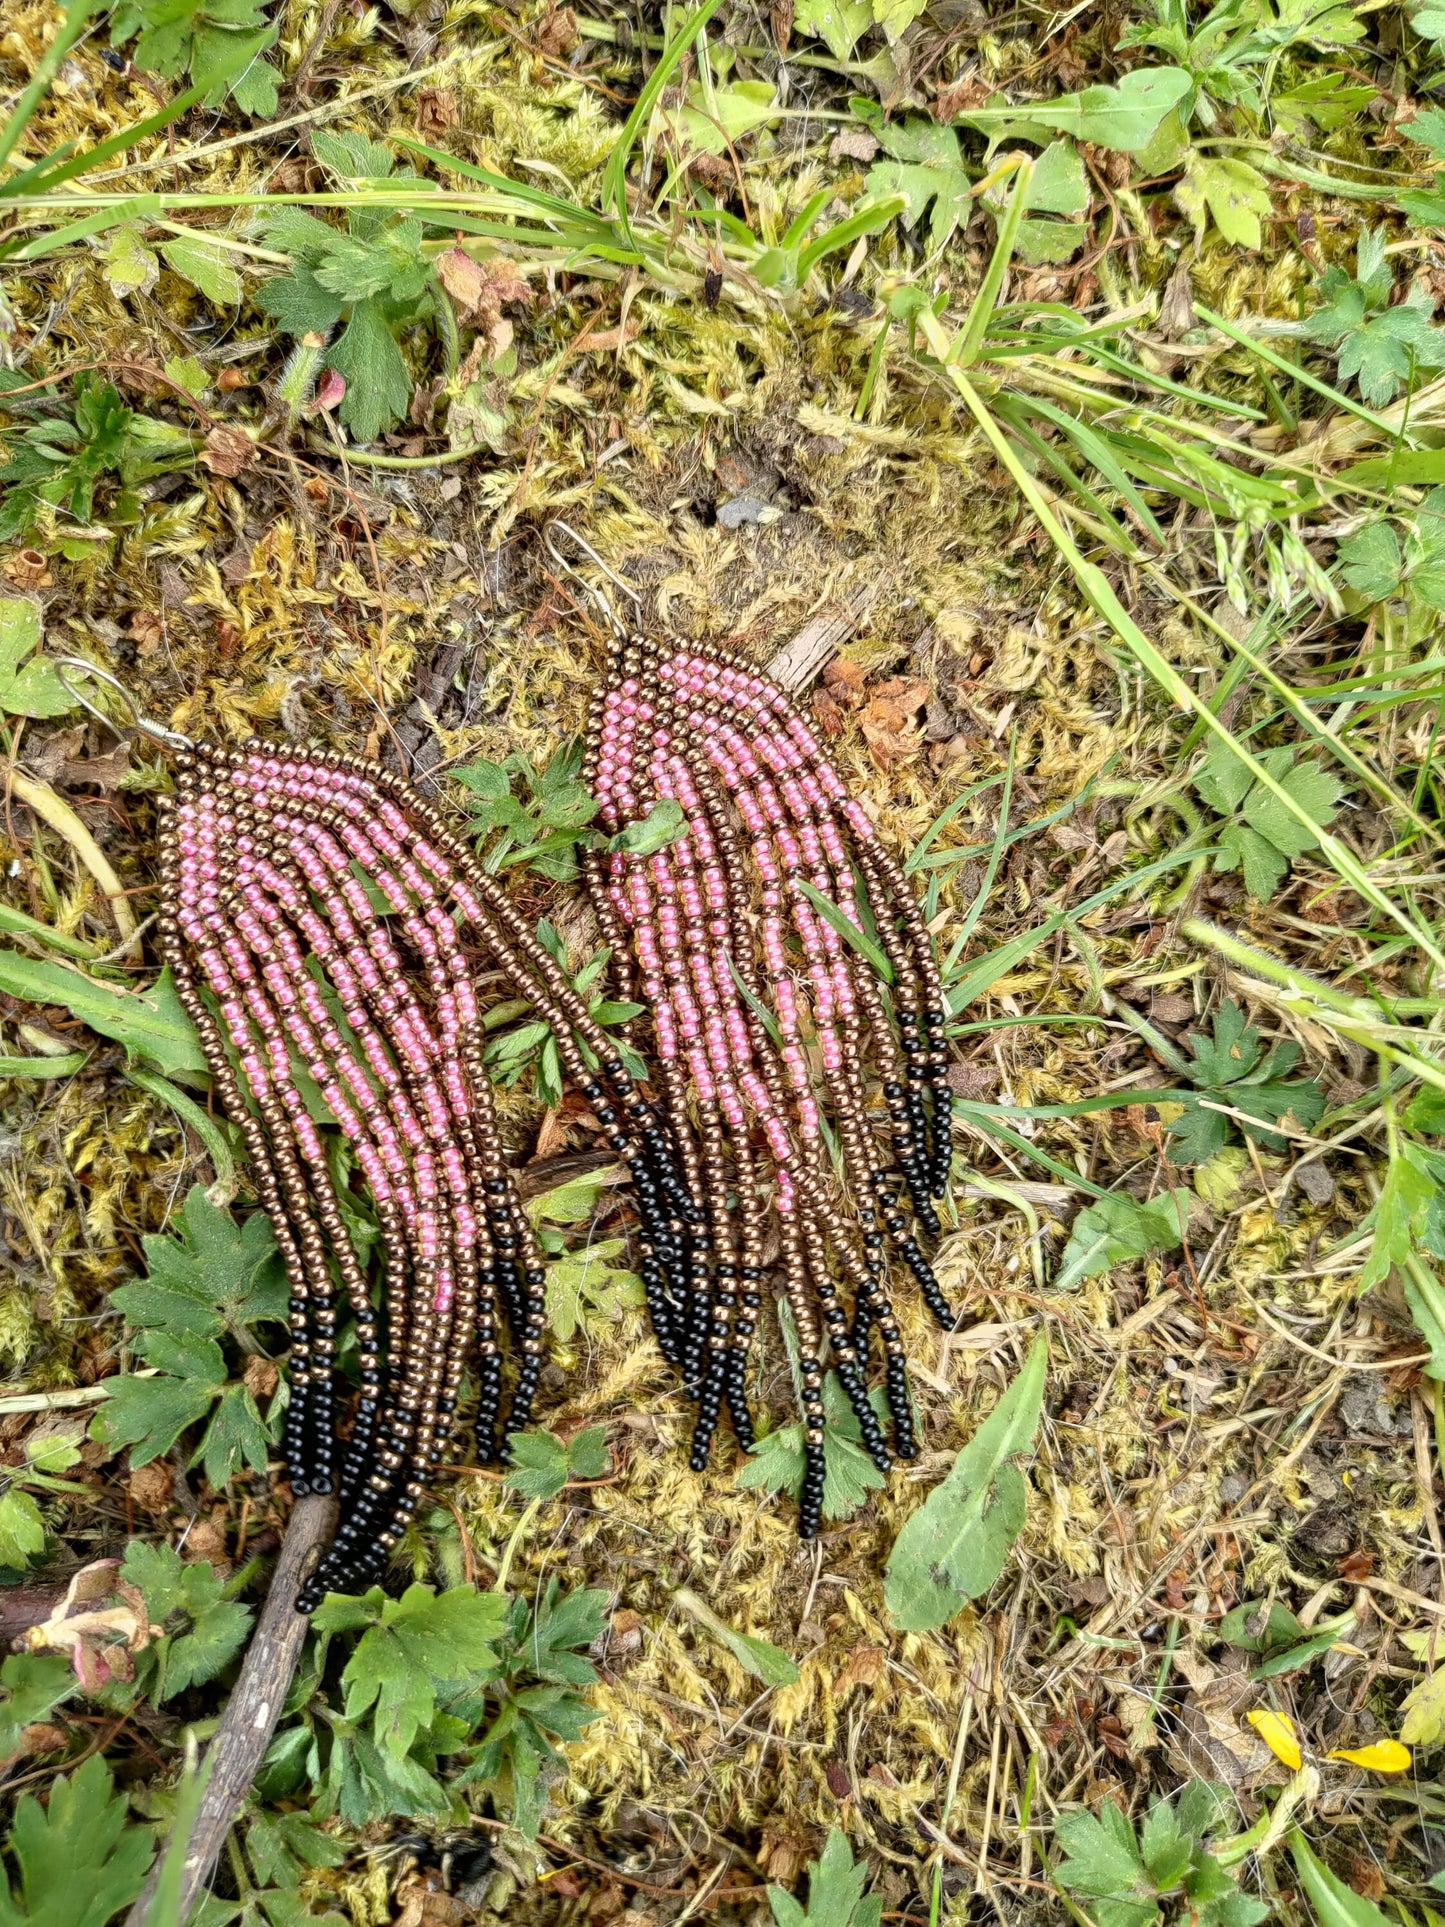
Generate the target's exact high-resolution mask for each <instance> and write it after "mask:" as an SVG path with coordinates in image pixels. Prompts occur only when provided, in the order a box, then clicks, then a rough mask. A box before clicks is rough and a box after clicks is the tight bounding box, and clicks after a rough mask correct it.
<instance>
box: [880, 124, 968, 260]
mask: <svg viewBox="0 0 1445 1927" xmlns="http://www.w3.org/2000/svg"><path fill="white" fill-rule="evenodd" d="M875 131H876V132H877V134H878V137H879V139H880V140H881V141H882V143H883V146H884V148H885V150H886V151H887V152H888V154H889V155H891V156H892V158H891V159H889V160H886V161H876V162H875V163H874V164H873V166H872V167H870V168H869V170H868V180H867V189H868V193H869V194H870V195H871V196H872V197H873V198H874V199H875V200H880V201H881V200H887V199H889V198H890V197H891V196H893V195H895V194H901V195H902V196H903V198H904V200H905V202H906V203H907V205H906V207H905V209H904V216H903V218H904V219H905V221H907V223H908V225H909V227H912V228H918V227H921V226H922V225H923V217H924V215H925V214H926V213H927V212H928V210H929V207H930V206H931V207H932V209H933V217H932V220H931V221H930V223H929V230H928V240H929V246H930V247H933V248H939V247H942V246H943V244H944V242H945V241H946V240H947V239H948V237H949V235H951V234H952V233H953V231H954V229H955V228H956V227H957V226H958V224H959V222H960V221H966V220H967V219H968V216H969V215H970V214H971V213H972V211H973V198H972V196H973V183H972V181H971V180H970V179H969V176H968V173H967V171H966V169H965V168H964V165H963V159H962V156H961V154H960V152H959V146H958V136H957V134H955V133H954V131H953V129H952V128H951V127H940V126H939V125H938V123H937V122H936V121H931V120H922V119H919V118H917V117H915V116H910V117H909V118H908V119H907V120H905V121H903V122H902V123H901V125H898V126H893V125H891V124H888V123H882V124H880V125H879V126H878V127H877V128H876V130H875Z"/></svg>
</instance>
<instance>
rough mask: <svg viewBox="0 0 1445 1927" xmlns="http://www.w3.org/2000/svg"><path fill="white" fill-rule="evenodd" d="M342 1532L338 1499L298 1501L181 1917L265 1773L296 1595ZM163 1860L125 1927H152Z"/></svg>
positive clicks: (300, 1627)
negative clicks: (334, 1536) (149, 1918)
mask: <svg viewBox="0 0 1445 1927" xmlns="http://www.w3.org/2000/svg"><path fill="white" fill-rule="evenodd" d="M335 1530H336V1501H335V1500H334V1499H323V1498H315V1497H312V1498H306V1499H298V1500H297V1501H296V1504H295V1506H294V1507H293V1509H292V1512H291V1519H290V1523H289V1524H288V1526H287V1528H286V1537H285V1538H284V1539H283V1540H282V1542H281V1555H280V1557H279V1558H278V1559H277V1561H276V1570H275V1572H274V1573H273V1574H272V1577H271V1590H270V1592H269V1593H268V1594H267V1595H266V1604H265V1605H264V1606H263V1607H262V1609H261V1619H260V1623H259V1624H258V1625H257V1627H256V1630H255V1632H254V1634H253V1635H252V1637H251V1644H250V1646H249V1647H248V1648H247V1651H246V1658H245V1661H244V1663H243V1664H242V1667H241V1676H240V1678H239V1679H238V1680H237V1681H236V1684H235V1686H234V1688H233V1689H232V1692H231V1697H230V1699H229V1700H227V1702H226V1710H225V1712H224V1713H223V1714H222V1715H221V1723H220V1725H219V1726H218V1727H217V1728H216V1737H215V1738H214V1739H213V1740H212V1741H211V1745H210V1750H209V1752H208V1754H207V1756H206V1757H207V1759H208V1761H209V1763H210V1775H209V1778H208V1779H207V1782H206V1791H205V1796H204V1798H203V1799H202V1801H201V1806H200V1811H199V1812H198V1813H197V1815H196V1820H195V1825H194V1826H193V1827H192V1828H191V1838H190V1844H189V1850H188V1851H187V1854H186V1864H185V1872H184V1874H183V1875H182V1878H181V1896H180V1906H179V1907H178V1908H177V1910H176V1913H177V1918H178V1919H180V1920H189V1919H190V1916H191V1910H192V1908H193V1907H194V1906H195V1904H196V1900H197V1899H198V1897H199V1895H200V1893H201V1889H202V1888H203V1887H204V1886H205V1885H206V1882H207V1881H208V1880H209V1879H210V1877H211V1869H212V1868H213V1867H214V1866H215V1864H216V1858H217V1856H218V1855H219V1853H220V1851H221V1849H222V1847H224V1846H225V1844H226V1836H227V1835H228V1834H229V1833H230V1831H231V1828H232V1827H233V1826H234V1824H235V1821H236V1815H237V1814H238V1813H239V1812H240V1811H241V1808H242V1806H243V1805H244V1804H245V1800H246V1795H247V1794H248V1793H249V1792H250V1790H251V1784H252V1782H253V1781H254V1780H255V1778H256V1775H257V1773H258V1772H259V1770H260V1766H261V1761H262V1758H263V1756H264V1755H265V1752H266V1748H267V1746H268V1745H269V1744H270V1740H271V1735H272V1733H273V1732H274V1731H275V1730H276V1721H277V1719H278V1718H279V1716H280V1712H281V1708H282V1706H283V1705H284V1703H285V1699H286V1694H287V1692H288V1691H289V1690H290V1686H291V1680H292V1678H293V1676H294V1674H295V1672H296V1663H297V1661H298V1660H299V1659H300V1657H301V1645H302V1642H303V1640H304V1639H305V1637H306V1628H307V1624H308V1621H307V1620H306V1618H305V1616H304V1615H303V1614H302V1613H299V1612H297V1610H296V1595H297V1593H299V1592H300V1590H301V1587H302V1585H303V1583H304V1582H305V1580H306V1577H307V1575H308V1574H309V1573H310V1571H311V1568H312V1567H313V1566H314V1565H315V1563H316V1560H317V1558H318V1556H319V1554H320V1552H321V1548H322V1547H323V1546H324V1545H326V1544H327V1542H328V1541H329V1540H330V1538H331V1535H332V1533H333V1532H334V1531H335ZM163 1859H164V1855H161V1856H159V1857H158V1858H157V1861H156V1865H155V1867H154V1868H153V1869H152V1870H151V1877H150V1879H149V1880H148V1881H147V1882H146V1884H145V1886H144V1887H143V1888H142V1889H141V1893H140V1898H139V1899H138V1900H137V1901H136V1903H135V1905H134V1906H133V1907H132V1908H131V1910H130V1912H129V1913H128V1914H127V1915H126V1919H125V1927H146V1916H147V1914H148V1913H149V1911H150V1905H151V1901H152V1899H153V1897H154V1895H155V1889H156V1883H157V1881H158V1880H159V1878H160V1867H161V1863H162V1860H163Z"/></svg>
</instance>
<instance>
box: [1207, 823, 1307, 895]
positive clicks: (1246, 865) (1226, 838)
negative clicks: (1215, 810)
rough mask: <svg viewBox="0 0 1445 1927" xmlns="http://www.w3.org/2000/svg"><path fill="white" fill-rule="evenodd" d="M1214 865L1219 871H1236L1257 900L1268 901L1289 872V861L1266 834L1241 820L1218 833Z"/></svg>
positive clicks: (1222, 872)
mask: <svg viewBox="0 0 1445 1927" xmlns="http://www.w3.org/2000/svg"><path fill="white" fill-rule="evenodd" d="M1214 867H1215V869H1216V870H1218V871H1219V872H1220V873H1221V874H1224V873H1227V872H1228V871H1231V870H1238V871H1239V872H1240V873H1241V875H1242V876H1243V878H1244V887H1245V889H1246V890H1248V892H1249V894H1250V895H1251V896H1252V897H1253V898H1254V899H1255V900H1256V901H1257V902H1259V903H1268V901H1269V899H1270V898H1271V897H1272V896H1273V895H1274V893H1275V891H1276V890H1277V889H1278V888H1279V886H1280V884H1281V883H1283V882H1284V880H1285V878H1286V877H1287V876H1288V875H1289V862H1288V860H1287V859H1286V858H1285V857H1282V856H1281V855H1280V853H1279V851H1278V850H1277V849H1275V847H1274V845H1273V844H1272V843H1271V842H1270V840H1269V838H1268V837H1265V836H1261V835H1260V834H1259V832H1258V831H1257V830H1251V829H1250V828H1248V826H1247V825H1246V824H1243V823H1227V824H1226V825H1225V826H1224V828H1223V829H1222V830H1221V831H1220V833H1219V851H1218V854H1217V855H1216V856H1215V859H1214Z"/></svg>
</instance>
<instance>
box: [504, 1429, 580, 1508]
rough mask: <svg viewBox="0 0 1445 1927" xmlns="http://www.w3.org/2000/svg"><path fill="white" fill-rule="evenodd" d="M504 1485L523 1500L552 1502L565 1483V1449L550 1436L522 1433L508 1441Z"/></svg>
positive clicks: (553, 1435)
mask: <svg viewBox="0 0 1445 1927" xmlns="http://www.w3.org/2000/svg"><path fill="white" fill-rule="evenodd" d="M511 1453H512V1463H511V1465H510V1466H509V1467H508V1469H507V1475H506V1483H507V1484H508V1485H509V1486H510V1487H511V1488H512V1490H513V1491H514V1492H520V1493H521V1494H522V1496H523V1497H524V1498H526V1499H554V1498H555V1497H556V1496H557V1494H558V1493H559V1492H560V1491H561V1490H562V1488H563V1486H564V1485H566V1483H567V1448H566V1446H565V1445H564V1444H563V1443H562V1441H561V1439H559V1438H558V1437H556V1435H555V1434H554V1433H552V1432H521V1433H519V1434H517V1435H516V1436H515V1437H514V1438H513V1439H512V1441H511Z"/></svg>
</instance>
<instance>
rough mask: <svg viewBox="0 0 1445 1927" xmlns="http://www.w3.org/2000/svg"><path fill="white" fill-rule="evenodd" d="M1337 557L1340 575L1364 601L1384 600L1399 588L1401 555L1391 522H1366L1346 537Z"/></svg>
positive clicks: (1401, 566) (1401, 567)
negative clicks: (1338, 558)
mask: <svg viewBox="0 0 1445 1927" xmlns="http://www.w3.org/2000/svg"><path fill="white" fill-rule="evenodd" d="M1339 556H1340V574H1341V575H1342V576H1343V577H1344V579H1345V581H1346V582H1347V583H1348V584H1349V586H1350V588H1352V589H1353V590H1354V591H1355V593H1356V594H1357V595H1362V596H1364V597H1365V599H1366V601H1368V602H1383V601H1385V599H1386V598H1387V597H1388V596H1392V595H1394V594H1395V592H1396V590H1397V589H1398V588H1399V587H1400V583H1401V579H1402V577H1403V575H1404V558H1403V557H1402V555H1401V553H1400V538H1399V536H1398V535H1397V534H1396V533H1395V528H1394V524H1393V523H1391V522H1381V521H1376V522H1370V523H1367V524H1366V526H1365V527H1364V528H1362V529H1359V530H1357V532H1356V533H1355V534H1354V535H1350V536H1346V538H1345V540H1344V541H1343V542H1341V544H1340V549H1339Z"/></svg>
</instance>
